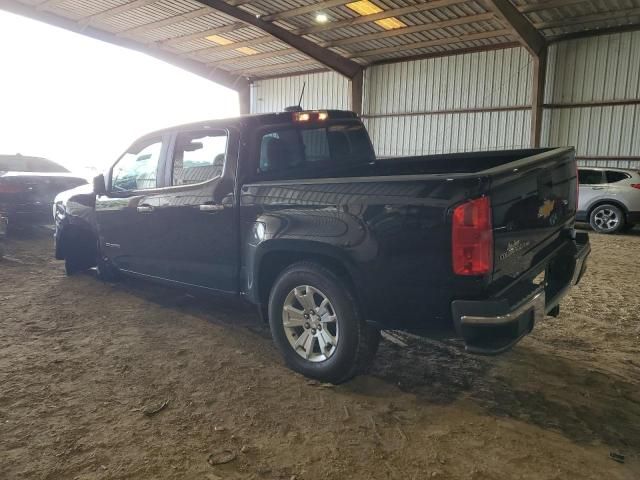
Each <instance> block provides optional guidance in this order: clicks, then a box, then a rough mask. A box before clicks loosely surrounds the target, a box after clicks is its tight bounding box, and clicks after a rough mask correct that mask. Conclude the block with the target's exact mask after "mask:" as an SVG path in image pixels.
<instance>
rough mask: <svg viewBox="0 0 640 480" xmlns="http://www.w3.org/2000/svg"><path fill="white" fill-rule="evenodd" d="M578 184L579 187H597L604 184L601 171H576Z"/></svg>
mask: <svg viewBox="0 0 640 480" xmlns="http://www.w3.org/2000/svg"><path fill="white" fill-rule="evenodd" d="M578 182H579V183H580V185H597V184H601V183H605V180H604V172H603V171H601V170H586V169H585V170H582V169H580V170H578Z"/></svg>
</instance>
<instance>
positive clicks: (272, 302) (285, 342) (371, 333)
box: [269, 262, 380, 383]
mask: <svg viewBox="0 0 640 480" xmlns="http://www.w3.org/2000/svg"><path fill="white" fill-rule="evenodd" d="M307 285H308V286H311V287H313V288H315V289H317V290H319V291H320V292H322V294H323V295H324V296H325V297H326V298H327V299H328V300H329V302H330V306H331V308H332V309H333V311H334V313H335V316H336V318H337V320H336V325H337V328H339V329H340V330H339V336H338V341H337V345H336V346H335V351H334V352H333V353H332V354H331V355H330V356H329V357H328V358H327V359H325V360H322V361H317V362H313V361H310V360H307V359H305V358H303V357H302V356H301V355H299V354H298V353H296V350H295V349H294V347H293V346H292V344H291V343H290V341H289V339H288V338H287V334H286V332H285V327H284V325H283V308H284V305H285V300H286V298H287V296H288V295H289V294H290V293H291V292H292V291H293V290H294V289H295V288H296V287H300V286H307ZM269 326H270V327H271V335H272V337H273V340H274V342H275V344H276V346H277V347H278V349H279V350H280V353H281V354H282V356H283V357H284V360H285V362H286V364H287V365H288V366H289V367H290V368H291V369H292V370H295V371H296V372H299V373H301V374H303V375H305V376H307V377H310V378H314V379H317V380H320V381H323V382H331V383H341V382H344V381H346V380H349V379H350V378H352V377H353V376H355V375H357V374H358V373H363V372H364V371H365V370H366V369H367V368H368V367H369V366H370V364H371V361H372V359H373V357H374V355H375V353H376V351H377V348H378V344H379V342H380V332H379V331H378V330H376V329H374V328H373V327H371V326H370V325H368V324H367V322H365V320H364V319H363V317H362V315H361V314H360V312H359V308H358V305H357V302H356V299H355V296H354V294H353V292H352V290H351V288H350V287H349V286H348V285H347V284H346V283H345V282H344V281H342V280H341V279H340V277H338V276H337V275H336V274H335V273H333V272H332V271H331V270H329V269H327V268H325V267H323V266H321V265H319V264H317V263H312V262H299V263H295V264H293V265H291V266H290V267H288V268H287V269H286V270H284V271H283V272H282V273H281V274H280V276H279V277H278V278H277V280H276V281H275V283H274V285H273V288H272V289H271V295H270V296H269ZM301 328H302V327H301ZM303 333H304V332H303ZM315 345H316V346H317V347H318V348H320V347H319V343H316V344H315ZM314 348H315V347H314Z"/></svg>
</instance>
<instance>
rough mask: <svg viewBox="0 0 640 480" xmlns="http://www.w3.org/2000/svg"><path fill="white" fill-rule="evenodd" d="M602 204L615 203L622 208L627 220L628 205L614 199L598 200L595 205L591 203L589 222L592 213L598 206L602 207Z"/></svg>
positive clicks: (588, 211) (614, 204)
mask: <svg viewBox="0 0 640 480" xmlns="http://www.w3.org/2000/svg"><path fill="white" fill-rule="evenodd" d="M602 205H613V206H616V207H618V208H619V209H620V210H622V214H623V215H624V220H625V222H626V220H627V215H628V213H629V211H628V210H627V207H626V206H625V205H624V204H623V203H622V202H620V201H619V200H612V199H601V200H597V201H596V202H594V203H593V205H590V206H589V209H588V210H587V222H590V221H591V214H592V213H593V211H594V210H595V209H596V208H598V207H601V206H602Z"/></svg>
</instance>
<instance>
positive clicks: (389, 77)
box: [0, 0, 640, 167]
mask: <svg viewBox="0 0 640 480" xmlns="http://www.w3.org/2000/svg"><path fill="white" fill-rule="evenodd" d="M0 8H3V9H6V10H9V11H13V12H16V13H19V14H22V15H26V16H30V17H32V18H36V19H39V20H43V21H46V22H48V23H51V24H54V25H58V26H62V27H64V28H67V29H70V30H74V31H78V32H81V33H83V34H86V35H90V36H92V37H96V38H99V39H102V40H105V41H109V42H112V43H116V44H119V45H123V46H126V47H130V48H134V49H137V50H140V51H143V52H146V53H149V54H150V55H153V56H156V57H158V58H161V59H163V60H166V61H169V62H172V63H174V64H176V65H179V66H181V67H183V68H186V69H188V70H191V71H193V72H196V73H198V74H200V75H203V76H205V77H207V78H210V79H211V80H213V81H216V82H218V83H221V84H223V85H225V86H228V87H230V88H233V89H235V90H237V91H238V92H239V94H240V101H241V110H242V111H243V112H244V113H248V112H252V113H260V112H269V111H276V110H281V109H283V108H284V107H285V106H287V105H291V104H295V103H297V101H298V96H299V95H300V92H301V91H302V87H303V85H305V84H306V91H305V95H304V100H303V107H304V108H308V109H316V108H344V109H353V110H355V111H356V112H358V113H360V114H361V116H362V118H363V120H364V121H365V123H366V124H367V127H368V129H369V131H370V133H371V136H372V139H373V142H374V144H375V147H376V150H377V153H378V155H381V156H385V155H414V154H422V153H445V152H456V151H469V150H487V149H502V148H517V147H523V146H555V145H574V146H575V147H576V150H577V155H578V158H579V160H580V161H581V162H583V163H586V164H600V165H608V166H619V167H640V127H639V125H640V110H639V108H640V2H639V1H638V0H536V1H526V0H512V1H509V0H482V1H480V0H478V1H473V0H433V1H420V0H396V1H392V0H358V1H353V0H324V1H320V2H313V1H308V0H226V1H225V0H200V1H195V0H133V1H131V0H45V1H41V0H35V1H33V0H21V1H17V0H0Z"/></svg>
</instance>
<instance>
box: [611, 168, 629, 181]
mask: <svg viewBox="0 0 640 480" xmlns="http://www.w3.org/2000/svg"><path fill="white" fill-rule="evenodd" d="M627 178H631V175H629V174H627V173H624V172H616V171H614V170H607V183H616V182H620V181H622V180H626V179H627Z"/></svg>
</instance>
